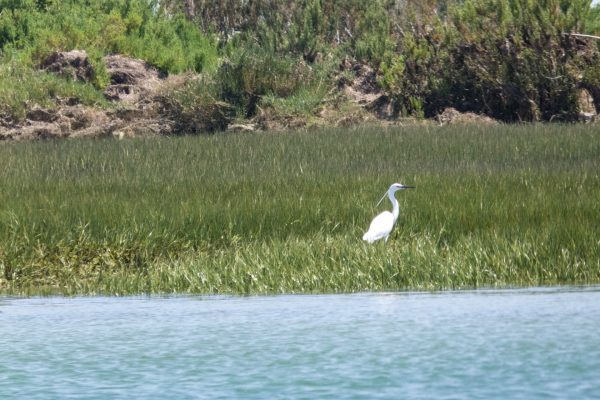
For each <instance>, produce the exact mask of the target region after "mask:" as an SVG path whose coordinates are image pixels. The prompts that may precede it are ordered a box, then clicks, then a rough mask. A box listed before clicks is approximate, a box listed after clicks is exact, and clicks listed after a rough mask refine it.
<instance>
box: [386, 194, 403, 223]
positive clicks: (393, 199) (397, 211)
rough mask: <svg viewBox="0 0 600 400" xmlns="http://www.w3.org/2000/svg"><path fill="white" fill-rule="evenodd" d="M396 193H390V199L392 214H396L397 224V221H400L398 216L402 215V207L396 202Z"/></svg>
mask: <svg viewBox="0 0 600 400" xmlns="http://www.w3.org/2000/svg"><path fill="white" fill-rule="evenodd" d="M394 193H395V192H392V191H390V192H388V197H389V198H390V201H391V202H392V214H394V222H396V220H397V219H398V216H399V215H400V206H399V205H398V200H396V197H395V196H394Z"/></svg>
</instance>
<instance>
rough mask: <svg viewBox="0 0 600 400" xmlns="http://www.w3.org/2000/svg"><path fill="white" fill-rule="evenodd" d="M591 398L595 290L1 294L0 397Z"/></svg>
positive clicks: (598, 298)
mask: <svg viewBox="0 0 600 400" xmlns="http://www.w3.org/2000/svg"><path fill="white" fill-rule="evenodd" d="M599 397H600V288H598V287H588V288H548V289H527V290H499V291H496V290H482V291H465V292H440V293H393V294H356V295H323V296H274V297H132V298H112V297H82V298H62V297H50V298H26V299H18V298H7V297H4V298H1V297H0V399H73V398H77V399H109V398H110V399H192V398H200V399H219V398H242V399H253V398H255V399H279V398H282V399H286V398H305V399H315V398H330V399H366V398H369V399H372V398H382V399H399V398H415V399H419V398H421V399H430V398H436V399H444V398H447V399H477V398H484V399H489V398H501V399H506V398H511V399H515V398H522V399H536V398H537V399H542V398H543V399H547V398H560V399H583V398H599Z"/></svg>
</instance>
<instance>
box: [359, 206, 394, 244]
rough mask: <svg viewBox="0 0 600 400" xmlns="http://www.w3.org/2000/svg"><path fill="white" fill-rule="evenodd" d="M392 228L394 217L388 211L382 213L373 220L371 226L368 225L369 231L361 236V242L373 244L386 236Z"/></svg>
mask: <svg viewBox="0 0 600 400" xmlns="http://www.w3.org/2000/svg"><path fill="white" fill-rule="evenodd" d="M393 227H394V215H393V214H392V213H391V212H389V211H384V212H382V213H381V214H379V215H378V216H376V217H375V218H373V221H371V225H369V230H368V231H367V233H365V234H364V236H363V240H366V241H367V242H369V243H373V242H374V241H376V240H379V239H381V238H384V237H386V236H388V235H389V234H390V232H391V231H392V228H393Z"/></svg>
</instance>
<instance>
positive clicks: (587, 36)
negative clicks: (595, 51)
mask: <svg viewBox="0 0 600 400" xmlns="http://www.w3.org/2000/svg"><path fill="white" fill-rule="evenodd" d="M563 35H566V36H575V37H583V38H589V39H596V40H600V36H594V35H584V34H583V33H568V32H563Z"/></svg>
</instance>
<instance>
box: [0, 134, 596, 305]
mask: <svg viewBox="0 0 600 400" xmlns="http://www.w3.org/2000/svg"><path fill="white" fill-rule="evenodd" d="M599 160H600V136H598V132H597V130H594V129H590V127H589V126H569V125H553V126H548V125H535V126H512V127H509V126H499V127H492V128H490V127H486V128H477V127H442V128H437V127H436V128H431V127H420V128H407V129H400V128H394V129H388V130H381V129H380V128H359V129H350V130H341V129H334V130H322V131H314V132H297V133H294V134H288V135H278V134H274V133H265V134H261V135H251V136H247V135H224V136H213V137H182V138H154V139H147V140H132V141H127V140H125V141H112V140H102V141H84V140H80V141H63V142H29V143H10V144H5V145H3V146H1V147H0V186H1V187H2V188H3V190H2V192H0V204H3V207H2V211H1V212H0V291H3V292H8V293H28V294H32V293H68V294H84V293H110V294H126V293H170V292H178V293H180V292H186V293H292V292H293V293H315V292H352V291H365V290H404V289H439V288H463V287H481V286H515V285H539V284H566V283H569V284H581V283H598V282H600V243H599V242H598V237H600V227H599V226H598V224H597V223H596V221H597V220H598V216H599V215H598V207H597V199H598V198H599V197H600V173H599V172H598V171H600V165H599V164H600V161H599ZM395 181H402V182H404V183H411V184H415V185H416V186H417V190H416V191H413V192H411V193H406V194H401V195H399V196H398V198H399V201H400V204H401V209H402V214H401V219H400V221H399V225H398V227H397V229H396V230H395V232H394V233H393V235H392V237H391V238H390V240H389V242H388V243H387V244H386V245H384V244H383V243H381V244H377V245H375V246H368V245H366V244H364V243H363V242H362V241H361V240H360V237H361V236H362V233H363V232H364V229H366V227H367V225H368V223H369V221H370V219H371V218H372V217H373V215H374V214H375V213H376V212H378V211H379V210H376V209H375V208H374V207H373V205H374V204H375V202H376V201H377V199H378V198H379V195H380V193H382V192H383V191H384V190H385V189H386V188H387V187H388V185H389V184H390V183H391V182H395Z"/></svg>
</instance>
